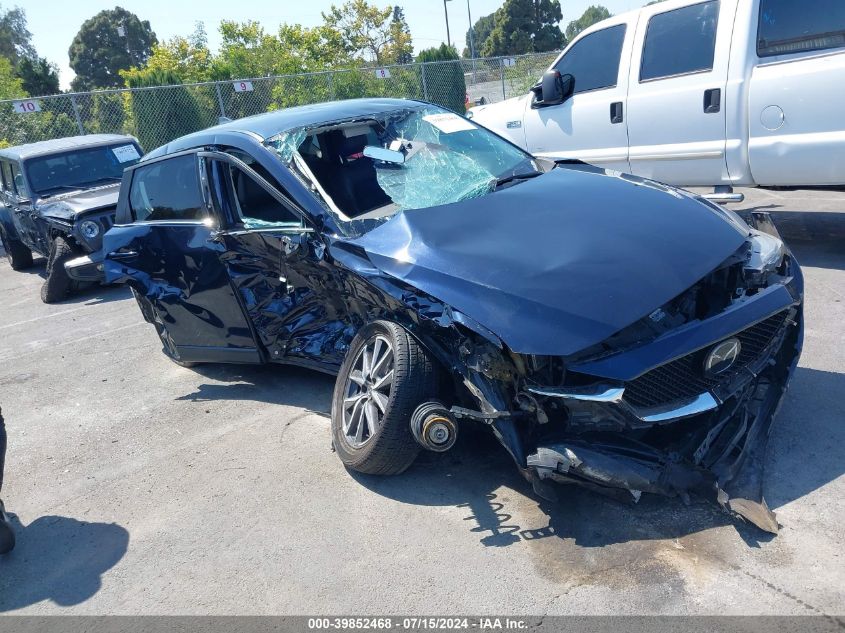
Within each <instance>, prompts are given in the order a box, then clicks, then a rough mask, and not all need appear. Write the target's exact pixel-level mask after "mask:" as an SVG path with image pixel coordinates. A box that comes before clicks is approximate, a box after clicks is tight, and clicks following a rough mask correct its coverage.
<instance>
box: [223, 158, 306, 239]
mask: <svg viewBox="0 0 845 633" xmlns="http://www.w3.org/2000/svg"><path fill="white" fill-rule="evenodd" d="M238 158H241V157H240V156H238ZM250 169H253V170H254V171H255V173H256V174H258V175H259V176H261V177H262V178H263V179H264V180H267V181H268V182H272V176H270V174H269V172H267V171H266V170H265V169H264V168H263V167H262V166H261V165H259V164H258V163H253V164H252V165H250ZM212 173H213V174H214V187H213V191H214V196H215V197H216V198H217V199H218V204H219V206H220V207H222V208H223V210H224V212H227V214H228V215H229V217H231V218H232V220H233V221H234V222H238V223H242V224H243V225H244V227H245V228H247V229H260V228H271V227H280V226H281V227H301V226H303V223H302V219H301V218H300V216H299V215H298V214H297V213H296V212H294V211H293V210H292V209H290V208H288V207H287V206H286V205H285V204H283V203H281V202H280V201H279V200H278V199H277V198H276V197H275V196H274V195H273V194H272V193H270V191H268V190H267V189H266V188H265V187H264V185H262V184H261V183H260V182H259V181H258V180H256V179H255V178H253V177H252V176H250V175H249V174H248V173H247V172H245V171H244V170H242V169H240V168H238V167H236V166H235V165H231V164H229V163H226V162H223V161H213V163H212Z"/></svg>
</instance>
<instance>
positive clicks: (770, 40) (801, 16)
mask: <svg viewBox="0 0 845 633" xmlns="http://www.w3.org/2000/svg"><path fill="white" fill-rule="evenodd" d="M840 47H845V1H843V0H808V1H806V2H798V0H760V22H759V24H758V26H757V55H759V56H760V57H770V56H772V55H784V54H788V53H802V52H805V51H819V50H824V49H828V48H840Z"/></svg>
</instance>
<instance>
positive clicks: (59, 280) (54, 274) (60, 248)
mask: <svg viewBox="0 0 845 633" xmlns="http://www.w3.org/2000/svg"><path fill="white" fill-rule="evenodd" d="M77 256H78V254H77V252H76V249H75V248H74V247H73V245H72V244H71V243H70V242H68V240H67V239H66V238H64V237H62V236H58V237H56V238H53V243H52V244H51V245H50V257H49V259H48V260H47V279H46V280H45V281H44V285H42V286H41V300H42V301H43V302H44V303H56V302H57V301H62V300H63V299H66V298H67V296H68V295H69V294H70V291H71V290H72V289H73V288H74V283H73V279H71V278H70V276H68V274H67V271H66V270H65V262H67V261H70V260H71V259H73V258H74V257H77Z"/></svg>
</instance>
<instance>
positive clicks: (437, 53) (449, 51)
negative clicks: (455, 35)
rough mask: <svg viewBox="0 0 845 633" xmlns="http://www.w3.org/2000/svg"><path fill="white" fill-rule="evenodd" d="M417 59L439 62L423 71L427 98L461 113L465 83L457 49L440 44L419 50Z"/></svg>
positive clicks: (463, 109)
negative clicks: (436, 46)
mask: <svg viewBox="0 0 845 633" xmlns="http://www.w3.org/2000/svg"><path fill="white" fill-rule="evenodd" d="M417 61H418V62H421V63H422V62H439V63H438V65H437V66H436V67H434V68H431V67H426V68H425V70H424V71H423V72H425V73H426V76H425V79H426V81H425V87H426V89H427V92H428V95H427V96H428V100H429V101H431V102H432V103H436V104H437V105H441V106H443V107H444V108H449V109H450V110H453V111H454V112H460V113H461V114H463V113H464V112H465V111H466V93H467V85H466V80H465V79H464V69H463V67H462V66H461V62H460V56H459V55H458V51H457V49H455V47H454V46H447V45H446V44H441V45H440V46H439V47H438V48H428V49H425V50H422V51H420V53H419V55H417ZM449 62H452V63H449Z"/></svg>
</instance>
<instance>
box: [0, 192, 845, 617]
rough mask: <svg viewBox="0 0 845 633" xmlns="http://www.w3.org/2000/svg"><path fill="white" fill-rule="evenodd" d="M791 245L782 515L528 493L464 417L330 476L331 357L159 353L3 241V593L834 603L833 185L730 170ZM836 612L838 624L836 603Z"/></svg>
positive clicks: (155, 600)
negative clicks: (737, 514) (48, 280)
mask: <svg viewBox="0 0 845 633" xmlns="http://www.w3.org/2000/svg"><path fill="white" fill-rule="evenodd" d="M746 193H747V195H748V200H747V202H746V203H745V204H743V205H739V208H746V209H747V208H751V207H757V208H762V209H765V210H768V211H770V212H772V214H773V216H774V217H775V219H776V222H777V223H778V225H779V227H780V228H781V229H782V231H783V232H784V234H785V237H786V239H787V241H788V242H789V243H790V245H791V246H792V248H793V250H794V251H795V253H796V255H797V257H798V259H799V261H800V262H801V263H802V265H803V266H804V272H805V275H806V280H807V297H806V342H805V351H804V354H803V356H802V358H801V363H800V366H799V368H798V370H797V372H796V374H795V377H794V380H793V383H792V385H791V388H790V390H789V392H788V394H787V396H786V398H785V401H784V403H783V407H782V409H781V412H780V414H779V415H778V418H777V421H776V425H775V428H774V430H773V432H772V437H771V443H770V446H769V452H768V456H767V460H766V471H767V477H766V486H765V492H766V499H767V501H768V503H769V505H770V506H771V507H772V508H773V509H774V510H775V511H776V512H777V515H778V519H779V520H780V523H781V524H782V529H781V532H780V534H779V535H777V536H771V535H767V534H764V533H762V532H760V531H758V530H757V529H756V528H753V527H750V526H747V525H740V524H738V523H736V522H735V521H734V520H732V519H731V518H730V517H729V516H727V515H725V514H724V513H722V512H721V511H719V510H718V508H715V507H712V506H710V505H708V504H704V503H694V504H693V505H691V506H685V505H684V504H683V503H681V502H680V501H677V500H667V499H663V498H657V497H648V496H647V495H644V496H643V498H642V500H641V501H640V503H639V504H637V505H630V506H629V505H622V504H620V503H618V502H615V501H612V500H609V499H605V498H603V497H599V496H596V495H594V494H592V493H589V492H586V491H581V490H575V489H573V490H568V489H567V490H564V491H562V494H561V501H560V502H559V503H557V504H549V503H548V502H545V501H541V500H539V499H538V498H536V497H535V496H534V495H533V493H532V492H531V490H530V488H529V487H528V486H527V485H526V484H525V482H524V481H523V480H522V479H521V478H520V477H519V476H518V474H517V472H516V469H515V467H514V466H513V465H512V463H511V462H510V461H509V458H508V457H507V455H506V454H505V452H504V450H503V449H501V448H500V447H499V446H498V444H497V443H496V442H495V441H494V440H492V439H490V438H488V437H487V436H486V435H485V434H483V433H473V432H470V433H466V434H464V435H463V436H462V437H461V439H460V441H459V443H458V446H457V447H456V448H455V449H454V450H453V451H451V452H450V453H447V454H444V455H442V456H437V455H434V454H426V455H424V456H422V458H421V459H420V460H419V461H418V462H417V463H416V464H415V465H414V466H413V467H412V468H411V469H410V470H409V471H408V472H406V473H405V474H403V475H401V476H398V477H392V478H378V477H368V476H363V475H356V474H353V473H350V472H347V471H346V470H345V469H344V468H343V466H342V465H341V463H340V461H339V460H338V459H337V457H336V456H335V455H334V454H333V453H332V451H331V447H330V439H329V418H328V412H329V407H330V394H331V390H332V387H333V379H332V378H331V377H328V376H324V375H321V374H318V373H313V372H310V371H306V370H302V369H293V368H285V367H266V368H262V367H238V366H206V367H200V368H198V369H196V370H192V369H183V368H180V367H178V366H176V365H174V364H173V363H171V362H170V361H168V360H167V359H166V358H165V357H164V356H163V355H162V354H161V352H160V344H159V341H158V338H157V336H156V334H155V332H154V330H153V328H152V327H151V326H149V325H147V324H146V323H144V322H143V320H142V318H141V314H140V312H139V311H138V308H137V306H136V304H135V302H134V300H132V298H131V296H130V295H129V293H128V291H126V290H125V289H122V288H96V289H92V290H89V291H86V292H85V293H84V294H82V295H80V296H76V297H73V298H71V299H69V300H67V301H65V302H63V303H61V304H58V305H50V306H47V305H44V304H43V303H41V301H40V299H39V292H38V291H39V287H40V284H41V283H42V276H43V274H44V265H43V261H41V262H40V263H39V265H38V266H36V267H35V268H33V269H32V270H31V271H27V272H17V273H16V272H13V271H12V270H11V269H10V268H9V266H8V263H7V262H6V261H5V259H3V260H2V261H0V406H2V409H3V414H4V415H5V417H6V422H7V426H8V433H9V454H8V458H7V473H6V482H5V487H4V490H3V495H2V496H3V499H4V500H5V501H6V505H7V509H8V510H9V511H10V512H12V513H13V523H14V526H15V529H16V531H17V535H18V548H17V549H16V550H15V551H14V552H13V553H12V554H11V555H9V556H7V557H5V558H0V612H12V613H29V614H340V613H342V614H370V615H380V614H444V615H449V614H456V613H462V614H467V613H476V614H478V613H498V614H525V615H540V614H573V613H577V614H594V613H598V614H626V613H637V614H657V613H660V614H690V613H692V614H698V613H707V614H796V615H819V614H826V615H834V616H835V615H840V616H841V614H842V613H843V611H845V609H843V605H845V543H843V540H845V520H843V519H845V477H843V472H845V349H843V347H844V345H843V344H845V336H843V332H845V303H844V302H845V192H835V191H824V190H821V191H803V192H791V191H751V192H746ZM841 624H842V623H841V621H840V625H841Z"/></svg>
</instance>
